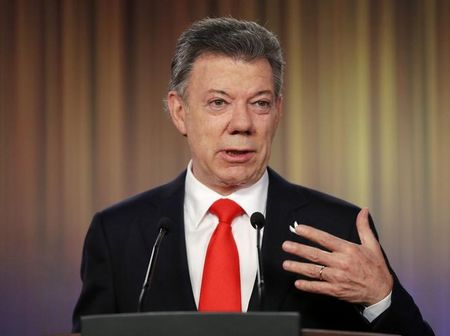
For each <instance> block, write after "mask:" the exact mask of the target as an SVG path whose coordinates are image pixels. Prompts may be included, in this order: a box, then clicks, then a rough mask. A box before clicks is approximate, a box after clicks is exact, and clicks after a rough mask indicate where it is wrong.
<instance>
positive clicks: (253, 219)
mask: <svg viewBox="0 0 450 336" xmlns="http://www.w3.org/2000/svg"><path fill="white" fill-rule="evenodd" d="M250 223H251V224H252V226H253V227H254V228H255V229H256V230H261V229H262V228H263V227H264V225H266V219H265V218H264V215H263V214H262V213H261V212H254V213H253V214H252V215H251V216H250Z"/></svg>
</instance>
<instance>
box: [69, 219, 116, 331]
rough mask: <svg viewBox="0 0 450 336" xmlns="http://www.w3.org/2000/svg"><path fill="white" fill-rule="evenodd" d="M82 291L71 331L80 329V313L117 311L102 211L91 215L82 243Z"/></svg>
mask: <svg viewBox="0 0 450 336" xmlns="http://www.w3.org/2000/svg"><path fill="white" fill-rule="evenodd" d="M81 281H82V283H83V285H82V289H81V294H80V297H79V299H78V302H77V304H76V306H75V309H74V312H73V317H72V331H73V332H80V329H81V321H80V319H81V316H84V315H92V314H108V313H114V312H115V311H116V308H115V306H116V304H115V296H114V283H113V274H112V267H111V254H110V251H109V246H108V241H107V239H106V235H105V230H104V226H103V224H102V216H101V213H97V214H96V215H95V216H94V218H93V219H92V222H91V225H90V227H89V230H88V233H87V235H86V239H85V242H84V247H83V255H82V261H81Z"/></svg>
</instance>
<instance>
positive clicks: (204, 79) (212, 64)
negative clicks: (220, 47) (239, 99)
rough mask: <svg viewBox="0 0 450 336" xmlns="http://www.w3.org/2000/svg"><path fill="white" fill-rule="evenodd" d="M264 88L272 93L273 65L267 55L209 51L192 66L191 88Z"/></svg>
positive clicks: (226, 89)
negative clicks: (242, 55) (239, 55)
mask: <svg viewBox="0 0 450 336" xmlns="http://www.w3.org/2000/svg"><path fill="white" fill-rule="evenodd" d="M189 89H193V90H208V89H216V90H224V91H226V92H228V91H236V90H245V91H252V90H259V91H261V90H265V91H271V92H272V93H273V76H272V67H271V65H270V63H269V62H268V60H267V59H266V58H256V59H253V60H245V59H242V58H235V57H229V56H225V55H217V54H211V53H206V54H202V55H200V56H199V57H198V58H197V59H196V60H195V62H194V64H193V66H192V70H191V73H190V75H189V79H188V90H189Z"/></svg>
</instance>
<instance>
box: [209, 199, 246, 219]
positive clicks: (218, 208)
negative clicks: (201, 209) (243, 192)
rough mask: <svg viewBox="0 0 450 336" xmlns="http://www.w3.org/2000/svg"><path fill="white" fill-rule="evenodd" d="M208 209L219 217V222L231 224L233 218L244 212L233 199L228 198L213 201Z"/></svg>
mask: <svg viewBox="0 0 450 336" xmlns="http://www.w3.org/2000/svg"><path fill="white" fill-rule="evenodd" d="M209 211H210V212H211V213H212V214H214V215H216V216H217V217H219V222H220V223H227V224H230V225H231V222H232V221H233V219H235V218H236V217H237V216H240V215H242V214H243V213H244V210H243V209H242V208H241V207H240V206H239V204H237V203H236V202H235V201H232V200H230V199H228V198H221V199H219V200H217V201H215V202H214V203H213V204H212V205H211V207H210V208H209Z"/></svg>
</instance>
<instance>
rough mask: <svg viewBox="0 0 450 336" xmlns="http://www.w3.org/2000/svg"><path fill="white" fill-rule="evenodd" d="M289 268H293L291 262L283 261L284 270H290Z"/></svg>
mask: <svg viewBox="0 0 450 336" xmlns="http://www.w3.org/2000/svg"><path fill="white" fill-rule="evenodd" d="M289 266H291V262H290V261H289V260H285V261H283V268H284V269H289Z"/></svg>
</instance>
